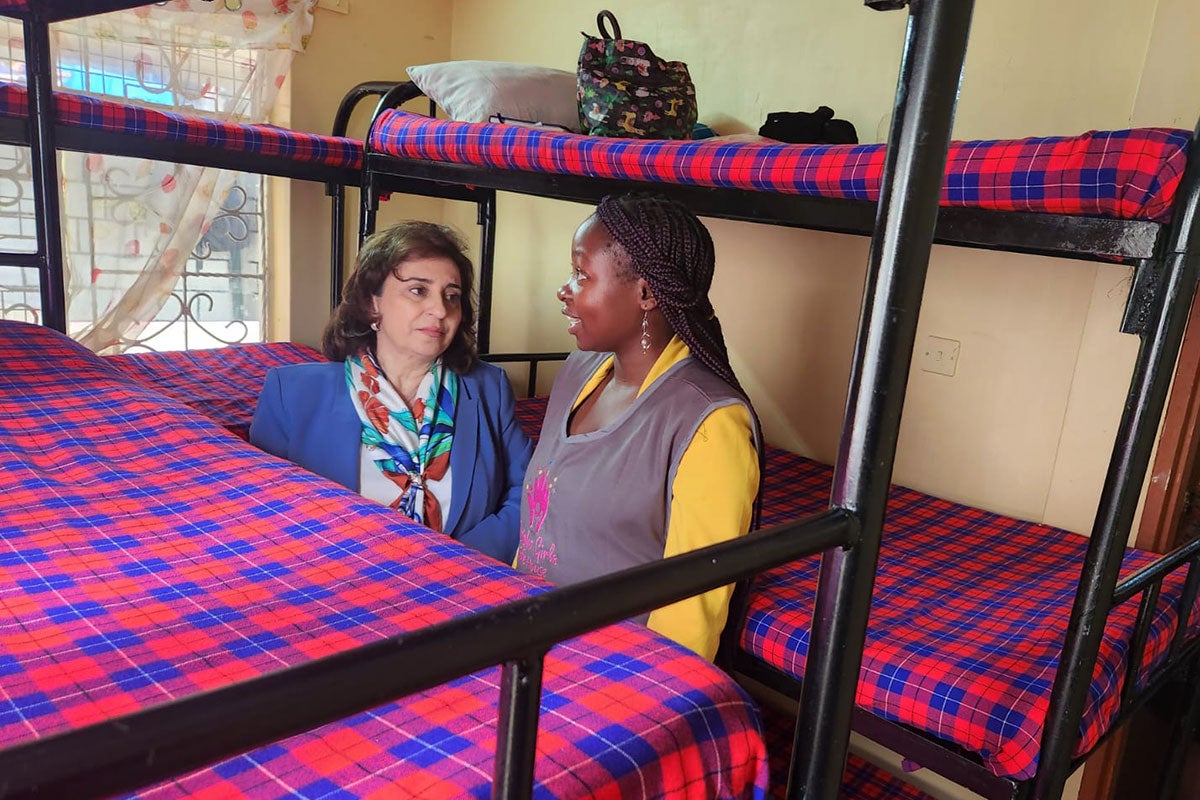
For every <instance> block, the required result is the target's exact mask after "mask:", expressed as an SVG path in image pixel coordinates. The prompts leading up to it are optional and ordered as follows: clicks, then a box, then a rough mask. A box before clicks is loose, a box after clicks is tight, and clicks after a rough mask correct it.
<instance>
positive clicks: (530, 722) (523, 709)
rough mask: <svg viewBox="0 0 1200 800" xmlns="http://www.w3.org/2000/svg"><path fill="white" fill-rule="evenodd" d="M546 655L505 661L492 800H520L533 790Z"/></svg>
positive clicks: (502, 674) (538, 654) (501, 682)
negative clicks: (519, 799) (518, 799)
mask: <svg viewBox="0 0 1200 800" xmlns="http://www.w3.org/2000/svg"><path fill="white" fill-rule="evenodd" d="M545 656H546V651H545V650H539V651H538V652H537V653H536V654H534V655H532V656H530V657H529V658H523V659H516V660H513V661H506V662H504V666H503V668H502V671H501V674H500V706H499V708H498V710H497V715H496V761H495V763H494V764H493V768H492V775H493V777H492V798H493V800H509V799H510V798H511V800H517V798H526V797H529V796H531V795H532V794H533V772H534V757H535V756H536V755H537V732H538V716H539V714H540V713H541V706H542V671H543V668H544V667H545V663H546V662H545Z"/></svg>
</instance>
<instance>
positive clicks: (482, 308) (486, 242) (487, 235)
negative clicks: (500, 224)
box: [475, 190, 496, 353]
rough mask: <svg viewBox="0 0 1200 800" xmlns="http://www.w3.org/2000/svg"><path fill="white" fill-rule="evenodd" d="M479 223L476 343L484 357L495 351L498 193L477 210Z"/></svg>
mask: <svg viewBox="0 0 1200 800" xmlns="http://www.w3.org/2000/svg"><path fill="white" fill-rule="evenodd" d="M476 208H477V211H476V221H477V222H478V223H479V226H480V231H479V314H478V317H479V318H478V320H477V321H476V325H475V329H476V342H477V344H478V346H479V352H480V353H490V352H491V350H492V286H493V281H494V280H495V276H496V192H495V191H494V190H489V191H487V193H486V194H485V195H484V197H483V199H482V200H480V201H479V202H478V205H477V206H476Z"/></svg>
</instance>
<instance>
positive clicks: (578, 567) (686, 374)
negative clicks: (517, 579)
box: [517, 352, 745, 621]
mask: <svg viewBox="0 0 1200 800" xmlns="http://www.w3.org/2000/svg"><path fill="white" fill-rule="evenodd" d="M607 357H608V354H607V353H584V352H576V353H572V354H571V356H570V357H569V358H568V359H567V361H566V363H565V364H564V365H563V367H562V369H561V370H559V373H558V377H557V378H556V379H555V381H554V389H553V391H551V392H550V402H549V405H548V406H547V408H546V417H545V419H544V420H543V422H542V435H541V439H540V440H539V441H538V445H537V448H536V449H535V450H534V451H533V458H532V459H531V460H530V462H529V468H528V470H526V472H525V486H524V502H523V503H522V504H521V540H520V544H519V546H518V548H517V567H518V568H519V569H521V570H523V571H525V572H530V573H533V574H536V575H541V576H542V577H544V578H546V579H547V580H549V581H550V582H551V583H554V584H558V585H565V584H570V583H576V582H578V581H583V580H586V579H588V578H594V577H597V576H599V575H604V574H607V573H609V572H614V571H616V570H619V569H624V568H626V567H631V566H634V565H637V564H643V563H646V562H649V561H657V560H658V559H660V558H662V557H663V549H664V547H665V545H666V540H667V527H668V525H669V522H670V521H669V520H668V515H669V513H670V504H671V484H672V483H673V482H674V480H675V471H676V469H678V467H679V459H680V458H681V457H682V456H683V453H684V451H685V450H686V449H687V446H688V444H689V443H690V442H691V441H692V436H693V435H694V434H695V433H696V430H697V428H699V427H700V423H701V422H703V421H704V419H705V418H706V417H707V416H708V415H709V413H710V412H712V411H713V410H715V409H717V408H721V407H723V406H728V405H733V404H740V405H745V401H744V400H743V399H742V397H741V396H740V395H739V394H737V392H735V391H734V390H733V389H732V388H731V387H730V386H729V385H728V384H726V383H725V382H724V381H723V380H721V379H720V378H719V377H717V376H716V375H714V374H713V373H712V372H710V371H709V370H708V369H707V368H706V367H704V366H703V365H702V364H700V362H698V361H696V360H694V359H692V358H690V357H689V358H686V359H684V360H683V361H681V362H679V363H677V364H675V365H674V366H672V367H671V368H670V369H669V370H667V372H666V373H665V374H663V375H662V376H660V377H659V378H658V380H656V381H655V382H654V383H653V384H651V385H650V387H649V388H648V389H646V391H644V392H642V394H641V395H639V396H638V397H637V399H635V400H634V401H633V405H631V406H630V407H629V408H628V409H627V410H626V411H625V412H624V413H622V414H621V416H619V417H618V418H617V419H616V420H614V421H613V422H612V424H610V425H609V426H607V427H605V428H601V429H600V430H597V431H592V432H591V433H581V434H576V435H575V436H568V435H567V420H568V417H569V416H570V413H571V406H572V404H573V403H574V402H575V398H577V397H578V396H579V391H580V389H582V388H583V385H584V384H585V383H587V381H588V379H589V378H590V377H591V376H592V374H593V373H594V372H595V371H596V369H597V368H598V367H599V366H600V365H601V364H602V363H603V362H604V360H605V359H606V358H607ZM643 621H644V619H643Z"/></svg>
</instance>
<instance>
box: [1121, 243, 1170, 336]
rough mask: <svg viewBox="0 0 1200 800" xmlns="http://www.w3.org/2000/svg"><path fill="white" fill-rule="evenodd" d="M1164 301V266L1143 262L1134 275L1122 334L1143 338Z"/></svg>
mask: <svg viewBox="0 0 1200 800" xmlns="http://www.w3.org/2000/svg"><path fill="white" fill-rule="evenodd" d="M1161 300H1162V265H1161V264H1159V263H1157V262H1155V261H1150V260H1141V261H1138V263H1137V268H1136V269H1135V270H1134V273H1133V288H1132V289H1130V291H1129V300H1128V301H1127V302H1126V304H1125V316H1124V318H1122V320H1121V333H1130V334H1134V335H1137V336H1142V335H1144V334H1145V333H1147V332H1148V329H1149V323H1150V320H1151V319H1152V318H1153V316H1154V312H1155V309H1157V308H1158V304H1159V302H1161Z"/></svg>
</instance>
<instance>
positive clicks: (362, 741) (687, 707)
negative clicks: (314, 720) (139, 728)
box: [0, 322, 768, 798]
mask: <svg viewBox="0 0 1200 800" xmlns="http://www.w3.org/2000/svg"><path fill="white" fill-rule="evenodd" d="M265 349H266V350H270V348H265ZM0 359H2V360H3V363H4V365H5V367H4V369H3V370H2V371H0V495H3V496H4V498H5V502H4V503H3V504H2V505H0V610H2V613H0V774H3V775H4V776H5V786H4V792H5V794H6V796H15V795H13V794H9V793H11V792H15V791H16V790H14V789H13V787H14V786H20V785H22V784H21V780H23V778H21V776H22V775H26V774H28V770H36V769H38V768H39V765H38V759H37V758H35V757H33V756H31V755H30V754H29V753H30V751H29V748H30V747H34V748H35V749H36V748H37V747H38V746H40V745H48V744H52V743H54V740H55V739H62V738H63V736H65V737H67V738H69V737H70V736H72V735H75V734H78V733H80V732H81V730H86V729H87V726H89V725H94V724H100V725H101V729H102V730H104V731H107V733H106V735H107V736H109V737H111V738H110V739H106V740H105V741H106V742H109V741H110V742H112V743H113V744H114V745H119V742H118V740H119V739H120V738H121V730H122V726H123V725H125V724H126V723H124V722H121V721H120V720H122V719H124V715H126V714H130V713H132V712H137V711H139V710H142V709H146V708H148V707H157V706H160V704H165V703H169V702H171V701H175V700H178V699H180V698H192V697H195V696H197V695H198V694H199V693H207V692H210V691H212V690H216V691H218V692H219V691H221V690H222V689H223V687H227V686H229V685H230V684H234V683H239V682H242V681H245V680H248V679H254V678H256V677H258V676H265V675H269V674H274V673H276V672H277V671H279V670H284V669H287V668H290V667H295V666H297V665H306V664H309V663H312V662H314V661H316V660H318V659H322V658H324V657H327V656H332V655H334V654H344V653H347V652H348V651H351V650H352V649H354V648H357V647H358V646H359V645H364V644H370V643H377V642H380V641H381V640H386V639H388V638H389V637H390V638H392V639H397V638H398V637H404V636H406V635H408V634H409V633H410V632H413V631H417V630H419V629H424V628H427V627H428V626H430V625H433V624H435V623H439V622H442V621H445V620H450V619H454V618H458V617H463V616H464V615H469V614H471V613H472V612H475V611H479V610H481V609H487V608H492V607H495V606H497V605H499V604H502V603H507V602H510V601H514V600H520V599H522V598H530V597H532V596H534V595H538V594H541V593H543V592H545V591H546V589H547V588H548V587H547V586H546V585H545V584H544V583H542V582H541V581H539V580H536V579H532V578H530V577H528V576H524V575H520V574H517V573H516V572H514V571H513V570H512V569H510V568H509V567H508V566H506V565H503V564H499V563H497V562H495V561H492V560H491V559H488V558H486V557H484V556H481V555H479V554H477V553H475V552H473V551H470V550H468V549H466V548H464V547H461V546H459V545H458V544H457V543H455V542H452V541H449V540H447V539H446V538H445V537H444V536H440V535H437V534H432V533H430V532H428V531H426V530H425V529H423V528H421V527H420V526H417V525H414V524H412V523H409V522H406V521H405V520H404V519H403V518H401V517H399V516H397V515H396V514H395V513H394V512H391V511H389V510H387V509H385V508H383V507H381V506H377V505H375V504H373V503H371V502H368V501H366V500H363V499H362V498H360V497H359V496H358V495H356V494H354V493H351V492H347V491H345V490H343V489H341V488H340V487H337V486H335V485H334V484H331V483H328V482H327V481H325V480H323V479H320V478H318V477H316V476H314V475H311V474H309V473H306V472H304V471H302V470H299V469H297V468H294V467H293V466H291V465H290V464H288V463H286V462H284V461H281V460H279V459H276V458H273V457H270V456H268V455H266V454H265V453H262V452H261V451H259V450H257V449H255V448H253V447H251V446H250V445H248V444H246V443H245V442H242V441H240V440H239V439H238V438H236V437H235V436H233V435H231V434H230V433H229V432H228V431H227V430H226V429H225V428H223V427H221V426H220V425H218V424H217V423H216V422H215V421H214V420H213V419H212V418H210V417H207V416H205V415H203V414H200V413H197V412H196V411H195V410H194V409H192V408H189V407H188V406H187V405H185V404H182V403H179V402H176V401H174V400H173V399H171V398H170V397H168V396H166V395H164V394H162V393H160V392H157V391H155V390H154V389H152V388H150V387H149V386H147V385H146V384H145V383H144V382H141V381H139V380H135V379H133V378H131V377H130V375H129V373H128V372H126V371H122V369H120V368H119V367H118V366H117V365H118V364H119V363H121V362H120V361H117V360H108V361H106V360H104V359H102V358H100V357H98V356H95V355H93V354H92V353H90V352H88V351H86V350H85V349H83V348H82V347H80V346H79V345H77V344H75V343H73V342H71V341H69V340H68V339H66V338H65V337H62V336H61V335H59V334H56V333H54V332H53V331H51V330H49V329H47V328H43V327H37V326H31V325H26V324H22V323H9V322H0ZM129 360H130V359H126V361H129ZM160 366H163V371H162V372H160V373H159V374H158V377H159V378H165V377H166V376H167V375H175V376H178V375H179V374H180V371H177V370H167V368H166V366H165V365H160ZM227 366H232V365H231V364H229V363H227ZM205 374H206V375H208V376H212V374H213V372H212V371H211V370H210V371H206V373H205ZM260 380H261V379H260ZM254 392H255V393H257V388H256V389H254ZM192 399H193V401H195V398H192ZM248 405H249V406H250V407H252V406H253V403H252V402H251V403H249V404H248ZM500 683H501V681H500V669H499V668H488V669H484V670H482V671H480V672H478V673H475V674H471V675H468V676H466V677H462V678H459V679H457V680H453V681H451V682H449V683H447V684H444V685H442V686H440V687H438V688H436V689H432V690H429V691H423V692H420V693H418V694H415V695H411V696H408V697H405V698H403V699H400V700H396V701H389V702H384V703H382V705H379V706H378V707H375V708H372V709H370V710H368V711H365V712H363V713H357V714H354V715H352V716H350V717H348V718H346V719H343V720H340V721H337V722H333V723H330V724H326V725H322V726H321V727H318V728H315V729H312V730H307V731H305V732H302V733H299V734H297V735H293V736H290V738H285V739H283V740H281V741H278V742H275V743H273V744H269V745H266V746H262V747H258V748H257V749H254V750H252V751H250V752H247V753H244V754H242V755H238V756H235V757H232V758H228V759H226V760H223V761H221V762H219V763H216V764H214V765H212V766H209V767H206V768H203V769H199V770H196V771H192V772H189V773H187V774H182V775H179V776H178V777H174V778H172V779H170V780H168V781H166V782H165V783H160V784H158V785H152V786H149V787H147V788H144V789H142V790H140V791H138V792H137V796H141V797H156V798H160V797H161V798H166V797H185V796H186V797H214V798H215V797H221V798H227V797H254V798H272V797H281V798H282V797H309V798H332V797H402V796H403V797H422V798H433V797H464V796H466V797H487V796H489V795H490V794H491V792H492V775H493V772H492V769H493V758H494V756H495V754H496V752H497V739H498V735H497V728H498V724H497V718H498V713H497V697H498V695H499V693H500V691H501V689H500ZM542 685H543V691H542V695H541V708H542V710H541V714H540V727H539V736H538V738H537V758H536V765H535V775H534V792H535V794H537V795H538V796H540V797H543V796H544V797H592V796H597V795H600V796H603V795H607V796H612V797H640V796H671V797H689V796H691V797H729V798H740V797H751V796H762V795H763V794H764V793H765V792H766V790H767V775H768V773H767V760H766V752H765V746H764V743H763V738H762V730H761V720H760V717H759V712H758V710H757V708H756V706H755V705H754V704H753V702H752V701H751V700H750V699H749V697H748V696H747V695H746V694H745V692H744V691H743V690H742V689H740V688H739V687H738V686H737V685H736V684H735V683H734V682H733V681H732V680H731V679H730V678H729V677H728V676H727V675H725V674H724V673H723V672H721V671H720V670H718V669H717V668H715V667H713V666H712V665H710V664H708V663H707V662H705V661H703V660H702V659H699V658H698V657H695V656H693V655H692V654H690V653H689V652H688V651H686V650H684V649H683V648H681V647H679V646H677V645H675V644H674V643H672V642H669V641H667V640H665V639H663V638H662V637H659V636H657V635H655V634H653V633H652V632H650V631H649V630H648V629H646V628H644V627H642V626H639V625H635V624H632V623H621V624H617V625H614V626H611V627H607V628H603V629H600V630H597V631H594V632H592V633H589V634H587V635H584V636H582V637H579V638H575V639H571V640H568V641H564V642H561V643H560V644H558V645H556V646H555V647H553V649H551V650H550V652H549V654H548V655H547V657H546V659H545V669H544V673H543V675H542ZM346 688H349V687H346ZM205 696H206V697H207V695H205ZM311 699H312V701H313V702H316V701H317V700H319V699H323V698H317V697H313V698H311ZM207 713H209V714H210V715H211V714H217V713H218V712H217V711H215V710H214V711H210V712H207ZM222 719H224V717H223V716H222ZM185 722H186V721H185ZM226 724H228V723H226ZM187 730H193V729H192V728H191V726H190V725H189V726H187ZM187 730H184V731H183V734H187ZM235 734H236V732H235V731H230V732H229V735H235ZM60 735H61V736H60ZM101 749H107V748H101ZM39 752H40V751H39ZM92 755H94V754H93V753H87V752H80V753H79V756H80V759H81V760H83V759H86V758H90V757H91V756H92ZM151 760H153V759H151ZM58 763H59V764H60V765H61V766H62V767H63V768H64V769H65V767H66V765H63V764H62V763H61V762H58ZM41 767H43V768H44V767H46V765H45V764H42V765H41ZM137 767H138V765H137V764H134V765H133V766H132V767H131V766H130V765H129V764H128V763H122V764H120V765H116V766H114V770H116V769H126V770H128V769H136V768H137ZM50 768H51V769H53V768H54V764H51V765H50ZM25 791H27V792H28V791H29V790H28V788H27V789H26V790H25ZM39 791H40V793H39ZM34 793H35V794H37V796H73V797H79V796H84V795H85V794H86V795H89V796H95V795H98V794H105V795H107V794H110V793H111V791H105V790H104V789H103V788H98V787H91V786H89V787H85V788H83V789H79V790H77V791H76V790H72V791H70V792H67V793H65V794H64V790H61V789H60V790H55V789H41V790H38V789H36V788H35V789H34Z"/></svg>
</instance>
